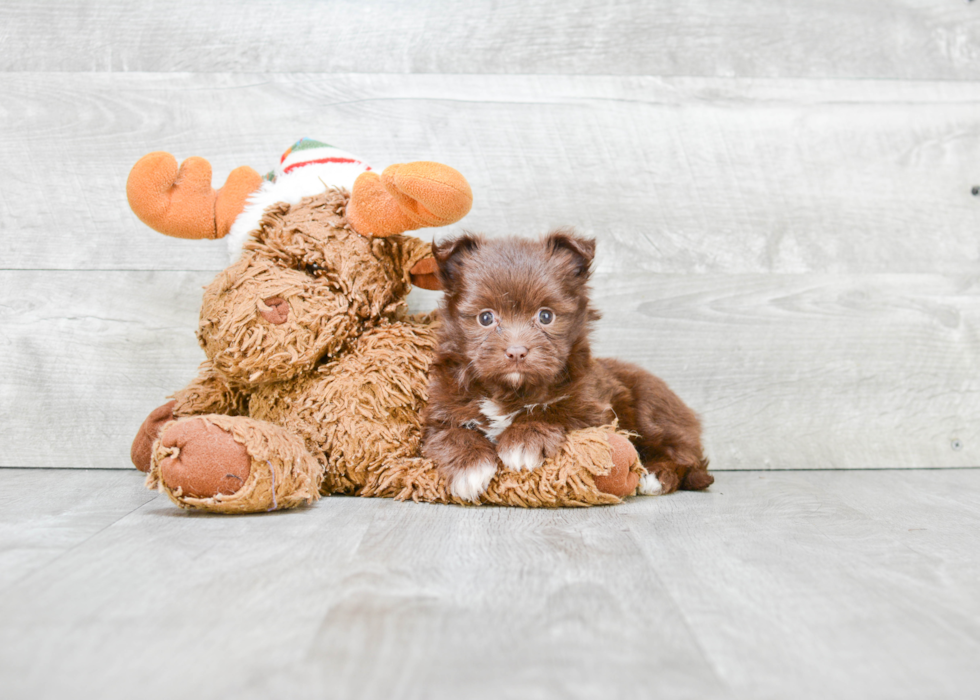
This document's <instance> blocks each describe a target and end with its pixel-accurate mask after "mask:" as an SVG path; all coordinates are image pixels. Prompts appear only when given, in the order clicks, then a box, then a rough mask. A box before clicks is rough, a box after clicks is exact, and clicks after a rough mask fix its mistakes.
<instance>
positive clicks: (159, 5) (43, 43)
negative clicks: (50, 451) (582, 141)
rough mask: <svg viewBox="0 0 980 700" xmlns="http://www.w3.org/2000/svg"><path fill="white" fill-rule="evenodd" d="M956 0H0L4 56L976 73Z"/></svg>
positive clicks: (179, 67) (229, 63)
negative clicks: (701, 0) (788, 1)
mask: <svg viewBox="0 0 980 700" xmlns="http://www.w3.org/2000/svg"><path fill="white" fill-rule="evenodd" d="M978 12H980V11H978V9H977V8H976V7H974V6H972V5H970V4H969V3H967V2H963V1H959V2H929V0H901V1H899V0H896V1H894V2H889V3H887V4H878V3H861V2H848V1H847V0H822V1H820V2H808V3H803V4H799V3H797V4H793V5H791V6H788V5H785V4H783V3H773V2H766V1H765V0H716V1H715V2H712V3H711V4H710V5H704V4H697V3H676V2H669V1H668V0H644V1H643V2H622V1H617V2H603V1H601V0H566V1H565V2H562V3H553V2H516V1H515V0H505V1H503V2H500V1H494V0H475V1H470V2H455V1H454V0H430V2H426V3H400V2H395V1H394V0H372V1H371V2H357V1H354V0H345V1H342V2H329V3H326V2H316V1H315V0H293V1H291V2H285V3H284V2H276V1H274V0H260V1H254V2H249V3H247V4H242V3H240V2H232V1H231V0H220V1H218V2H210V3H207V4H201V3H192V2H187V1H186V0H183V1H177V2H172V1H171V2H162V1H161V0H145V1H144V2H141V3H140V4H139V5H138V6H136V5H133V4H132V3H129V2H125V1H124V0H100V1H99V2H95V1H94V0H59V1H57V2H45V3H42V4H37V3H32V2H26V1H25V0H10V1H8V2H5V3H4V5H3V8H2V10H0V25H2V26H4V27H6V30H5V32H4V51H3V52H2V54H0V70H6V71H154V72H180V71H187V72H195V73H212V72H223V71H231V72H242V71H244V72H249V71H268V72H282V73H290V72H292V73H296V72H307V73H343V72H356V73H400V74H404V73H469V74H499V73H508V74H516V73H523V74H527V73H536V74H593V75H602V74H614V75H625V74H630V75H686V76H689V75H696V76H709V77H790V78H796V77H814V78H886V79H893V78H900V79H936V80H976V79H977V78H978V77H980V48H978V47H980V14H978Z"/></svg>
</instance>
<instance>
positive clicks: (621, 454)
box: [595, 433, 656, 498]
mask: <svg viewBox="0 0 980 700" xmlns="http://www.w3.org/2000/svg"><path fill="white" fill-rule="evenodd" d="M609 450H610V452H611V453H612V460H613V468H612V470H610V472H609V473H608V474H606V475H605V476H597V477H595V485H596V488H597V489H599V490H600V491H602V492H604V493H608V494H611V495H613V496H617V497H619V498H624V497H625V496H630V495H632V494H633V493H634V492H635V491H636V487H637V485H638V484H639V483H640V477H639V475H637V474H636V473H635V472H633V471H631V470H630V467H632V466H633V464H634V463H635V462H636V457H637V455H636V448H634V447H633V445H632V443H630V441H629V440H627V439H626V438H625V437H623V436H622V435H619V434H618V433H609ZM654 478H656V477H654Z"/></svg>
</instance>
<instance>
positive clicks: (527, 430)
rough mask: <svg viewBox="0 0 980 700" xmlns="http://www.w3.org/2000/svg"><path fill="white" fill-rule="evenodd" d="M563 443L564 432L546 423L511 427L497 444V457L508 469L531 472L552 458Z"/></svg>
mask: <svg viewBox="0 0 980 700" xmlns="http://www.w3.org/2000/svg"><path fill="white" fill-rule="evenodd" d="M564 441H565V431H564V430H562V429H561V428H560V427H558V426H557V425H548V424H547V423H524V424H521V425H512V426H510V427H509V428H507V430H505V431H504V432H503V433H502V434H501V436H500V439H499V441H498V442H497V455H498V456H499V457H500V461H501V462H503V463H504V466H506V467H507V468H508V469H513V470H514V471H521V470H522V469H527V470H528V471H532V470H534V469H537V468H538V467H540V466H541V463H542V462H544V460H546V459H548V458H549V457H554V456H555V455H556V454H558V450H559V449H561V444H562V443H563V442H564Z"/></svg>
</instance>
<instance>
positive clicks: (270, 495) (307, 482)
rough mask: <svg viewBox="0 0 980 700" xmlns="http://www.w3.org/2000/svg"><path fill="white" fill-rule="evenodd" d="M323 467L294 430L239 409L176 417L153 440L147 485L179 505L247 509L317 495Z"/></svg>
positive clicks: (277, 506) (308, 499)
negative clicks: (240, 412)
mask: <svg viewBox="0 0 980 700" xmlns="http://www.w3.org/2000/svg"><path fill="white" fill-rule="evenodd" d="M322 477H323V467H322V465H321V464H320V462H319V461H318V460H317V459H316V458H315V457H314V456H313V455H311V454H310V452H309V451H308V450H307V449H306V445H305V443H304V441H303V439H302V438H301V437H299V436H298V435H296V434H295V433H292V432H290V431H288V430H286V429H285V428H283V427H281V426H278V425H274V424H272V423H267V422H265V421H259V420H254V419H252V418H245V417H242V416H223V415H218V414H211V415H207V416H195V417H192V418H182V419H180V420H177V421H173V422H171V423H168V424H167V425H165V426H164V427H163V430H162V431H161V433H160V438H159V439H158V440H157V441H156V442H155V443H154V445H153V453H152V458H151V465H150V473H149V476H148V477H147V486H149V487H151V488H157V489H159V490H161V491H163V492H164V493H166V494H167V495H168V496H169V497H170V499H171V500H172V501H174V503H176V504H177V505H179V506H180V507H181V508H192V509H196V510H207V511H211V512H215V513H254V512H261V511H267V510H276V509H283V508H294V507H296V506H299V505H303V504H308V503H312V502H313V501H314V500H315V499H317V498H318V497H319V492H318V488H319V485H320V481H321V479H322Z"/></svg>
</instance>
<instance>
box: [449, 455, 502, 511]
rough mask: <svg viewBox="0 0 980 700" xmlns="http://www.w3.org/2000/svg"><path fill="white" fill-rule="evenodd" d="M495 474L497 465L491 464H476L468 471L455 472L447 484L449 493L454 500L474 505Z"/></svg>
mask: <svg viewBox="0 0 980 700" xmlns="http://www.w3.org/2000/svg"><path fill="white" fill-rule="evenodd" d="M496 473H497V465H496V464H494V463H493V462H478V463H477V464H474V465H473V466H471V467H470V468H469V469H465V470H464V471H461V472H457V473H456V476H454V477H453V480H452V483H450V484H449V491H450V493H452V494H453V495H454V496H455V497H456V498H462V499H463V500H464V501H473V502H474V503H475V502H477V501H479V500H480V496H481V495H483V492H484V491H486V490H487V487H488V486H489V485H490V480H491V479H492V478H493V475H494V474H496Z"/></svg>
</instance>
